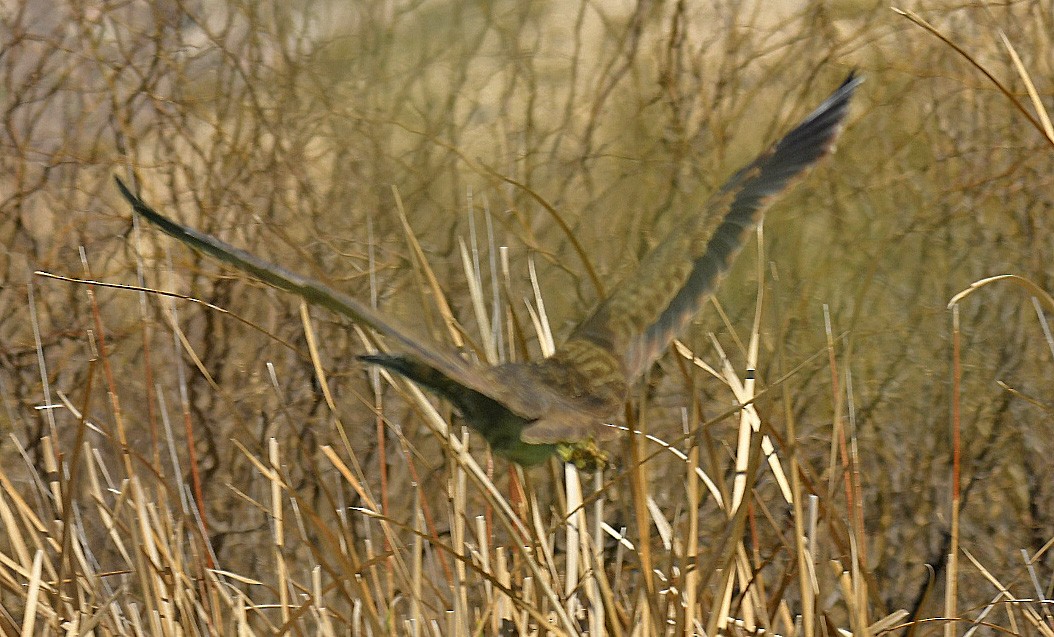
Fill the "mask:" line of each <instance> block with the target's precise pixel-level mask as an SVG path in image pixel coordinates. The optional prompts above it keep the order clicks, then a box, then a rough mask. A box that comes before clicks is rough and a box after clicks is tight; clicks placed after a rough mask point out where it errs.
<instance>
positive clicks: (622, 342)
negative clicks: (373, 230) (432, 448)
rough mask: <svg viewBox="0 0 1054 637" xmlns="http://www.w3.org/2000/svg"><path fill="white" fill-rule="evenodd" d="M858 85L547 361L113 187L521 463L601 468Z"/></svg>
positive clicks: (816, 115)
mask: <svg viewBox="0 0 1054 637" xmlns="http://www.w3.org/2000/svg"><path fill="white" fill-rule="evenodd" d="M859 83H860V80H859V79H858V78H855V77H854V76H853V75H850V76H849V77H848V78H847V79H846V80H845V82H844V83H843V84H842V85H841V86H840V87H839V88H838V90H836V91H835V92H834V93H833V94H832V95H831V96H830V97H828V98H827V99H826V100H824V101H823V103H821V104H820V105H819V106H818V107H817V108H816V110H814V111H813V112H812V113H811V114H810V115H809V116H808V117H806V118H805V120H804V121H802V122H801V123H800V124H798V126H797V127H795V128H794V129H793V130H792V131H790V132H789V133H787V135H786V136H785V137H783V139H781V140H779V141H778V142H776V143H775V144H774V145H773V146H771V147H770V148H769V149H768V150H766V151H765V152H764V153H762V154H761V155H759V156H758V157H757V158H756V159H754V161H752V162H751V163H750V164H748V165H747V166H745V167H743V168H742V169H740V170H739V171H738V172H736V173H735V174H733V175H732V176H731V177H730V178H729V179H728V181H727V182H726V183H725V185H724V186H722V187H721V189H720V190H718V191H717V192H716V193H714V194H713V195H712V196H711V197H710V199H709V200H708V201H707V203H706V205H705V206H704V208H703V210H702V211H701V212H700V213H697V214H690V215H686V216H685V218H684V219H683V220H680V221H679V222H678V223H676V224H674V227H673V229H672V230H671V232H670V233H669V235H668V236H666V238H665V239H664V240H663V241H661V242H660V243H659V244H658V245H657V246H656V247H655V248H654V249H653V250H652V251H651V252H649V253H648V254H647V255H646V256H645V257H644V259H643V260H642V262H641V264H640V267H639V268H638V270H637V271H636V272H635V273H634V274H632V275H631V276H629V277H628V278H627V279H625V280H624V281H622V282H621V283H620V284H619V285H618V286H617V287H615V288H614V289H613V291H612V292H611V294H610V295H609V296H608V297H607V298H605V299H603V300H602V301H600V303H599V304H598V305H597V306H596V308H594V310H593V311H592V313H590V314H589V316H587V317H586V319H585V320H583V321H582V322H581V323H579V324H578V326H577V327H576V328H575V329H574V330H573V331H572V332H571V334H570V336H568V337H567V340H566V341H564V343H563V344H562V345H561V346H560V347H559V348H557V350H556V353H555V354H553V355H552V356H550V357H548V358H545V359H543V360H541V361H537V362H531V363H508V364H504V365H497V366H483V365H476V364H473V363H470V362H468V361H466V360H465V359H463V358H462V357H461V356H459V355H458V353H457V352H456V351H454V350H453V349H452V348H448V347H446V346H444V345H442V344H439V343H433V342H430V341H429V340H428V339H424V338H421V337H419V336H416V335H414V334H413V333H412V332H410V331H408V330H406V329H404V328H402V327H399V326H396V325H394V324H393V323H392V322H391V321H390V320H388V319H386V318H384V317H383V316H381V315H380V314H379V313H378V312H377V311H375V310H374V309H373V308H371V307H370V306H368V305H366V304H364V303H362V302H361V301H358V300H356V299H354V298H352V297H350V296H347V295H346V294H342V293H340V292H338V291H336V290H333V289H331V288H330V287H328V286H326V285H324V284H322V283H320V282H318V281H315V280H312V279H309V278H307V277H303V276H300V275H298V274H295V273H293V272H290V271H288V270H286V269H284V268H282V267H280V266H277V265H274V264H272V263H268V262H267V261H264V260H262V259H259V258H257V257H255V256H253V255H252V254H249V253H248V252H245V251H244V250H240V249H238V248H235V247H234V246H231V245H229V244H227V243H225V242H223V241H220V240H219V239H217V238H215V237H212V236H209V235H207V234H204V233H201V232H198V231H196V230H194V229H192V228H188V227H186V226H183V225H180V224H178V223H175V222H174V221H171V220H169V219H167V218H166V217H163V216H162V215H160V214H159V213H157V212H156V211H155V210H154V209H153V208H151V207H150V206H148V205H146V203H144V202H143V201H142V199H140V198H139V197H137V196H136V195H133V194H132V192H131V191H130V190H128V188H127V187H126V186H125V185H124V184H123V183H122V182H121V180H120V179H118V180H117V185H118V187H119V188H120V190H121V194H123V195H124V197H125V198H126V199H127V200H128V201H129V202H130V203H131V204H132V208H133V209H134V210H135V212H137V213H138V214H140V215H142V216H143V217H144V218H146V219H147V220H148V221H150V222H151V223H152V224H154V225H156V226H157V227H158V228H160V229H161V230H162V231H163V232H165V233H167V234H169V235H171V236H172V237H175V238H176V239H179V240H180V241H182V242H183V243H185V244H187V245H189V246H191V247H193V248H197V249H198V250H201V251H202V252H205V253H206V254H209V255H211V256H213V257H215V258H216V259H219V260H220V261H223V262H225V263H229V264H231V265H233V266H234V267H236V268H238V269H240V270H242V271H244V272H246V273H248V274H250V275H252V276H253V277H256V278H257V279H259V280H261V281H263V282H264V283H267V284H269V285H272V286H274V287H276V288H280V289H282V290H286V291H289V292H292V293H294V294H297V295H299V296H300V297H302V298H303V299H305V300H306V301H307V302H309V303H312V304H315V305H319V306H322V307H325V308H328V309H330V310H332V311H334V312H336V313H338V314H341V315H343V316H346V317H348V318H349V319H351V320H352V321H355V322H357V323H360V324H363V325H368V326H369V327H371V328H372V329H373V330H375V331H376V332H377V333H379V334H380V335H382V336H383V337H384V338H385V339H386V342H387V343H388V345H389V346H391V347H392V348H393V349H394V350H395V351H397V352H399V353H397V354H373V355H369V356H360V357H359V359H360V360H362V361H364V362H366V363H370V364H373V365H380V366H381V367H384V368H387V369H388V370H390V371H392V372H395V373H397V374H400V375H402V376H405V377H406V378H409V379H410V380H412V381H413V382H415V383H417V384H419V385H421V386H423V387H426V388H428V389H430V390H431V391H433V392H435V393H436V394H438V395H440V396H442V397H444V398H446V399H448V400H450V401H451V402H452V403H453V405H454V406H455V407H456V408H457V410H458V411H459V412H460V413H461V415H462V417H463V418H464V419H465V420H466V421H467V422H468V424H469V425H470V426H471V427H472V428H473V429H475V430H476V431H478V432H479V433H481V434H482V435H483V437H484V438H486V440H487V442H488V443H489V444H490V446H491V448H493V449H494V451H496V452H498V453H500V454H502V455H504V456H506V457H508V458H509V459H510V460H512V461H514V462H518V463H520V464H523V465H533V464H537V463H539V462H542V461H543V460H545V459H546V458H548V457H549V456H550V455H552V454H553V453H554V452H557V451H559V452H560V455H561V457H563V458H564V459H565V460H569V461H573V462H575V463H576V464H578V465H579V466H581V467H583V468H593V467H595V466H596V465H598V464H603V462H604V459H605V458H604V455H603V453H602V452H600V451H599V450H597V449H596V447H595V444H594V443H595V441H597V440H604V439H607V438H610V437H611V435H612V432H614V431H615V430H614V429H613V428H611V427H606V426H605V423H608V422H611V421H612V420H614V419H616V418H617V414H618V412H619V409H620V407H621V406H622V405H623V403H624V401H625V399H626V396H627V393H628V391H629V387H630V384H631V383H633V382H634V381H635V380H636V379H637V378H638V377H639V376H641V374H642V373H643V372H644V371H645V370H646V369H647V368H648V366H649V365H651V364H652V363H653V362H655V360H656V359H657V358H658V357H659V355H660V354H662V352H663V351H664V350H665V349H666V347H667V346H668V345H669V344H670V341H672V340H673V339H674V338H675V337H676V336H677V334H678V333H679V332H681V330H682V329H684V328H685V327H686V326H687V324H688V323H689V322H690V321H691V320H692V318H693V317H694V316H695V314H696V313H697V312H698V311H699V309H700V308H701V307H702V304H703V302H704V301H705V300H706V298H707V297H708V296H709V295H710V294H711V293H712V292H713V290H714V288H715V286H716V284H717V282H718V280H719V278H720V276H721V275H722V274H723V273H724V272H725V271H726V270H727V269H728V268H729V266H730V265H731V262H732V259H733V257H735V255H736V253H738V252H739V250H740V248H741V247H742V246H743V243H744V241H745V239H746V236H747V234H748V233H749V231H750V230H751V229H752V228H754V227H755V225H756V224H757V223H758V221H759V219H760V217H761V214H762V212H763V210H764V209H765V208H766V206H767V205H768V204H769V203H770V202H771V201H772V199H773V198H774V197H775V196H776V195H777V194H779V193H780V192H782V191H783V190H785V189H786V188H787V186H788V185H789V184H790V183H791V181H792V180H794V179H795V178H796V177H797V176H799V175H800V174H802V173H803V172H804V171H805V170H806V169H808V168H809V167H810V166H812V165H813V164H815V163H816V162H817V161H819V160H820V159H821V158H823V157H824V156H825V155H827V154H829V153H830V152H831V151H832V149H833V148H834V143H835V140H836V138H837V137H838V134H839V132H840V131H841V129H842V125H843V122H844V120H845V116H846V113H847V111H848V108H849V101H850V98H851V97H852V95H853V92H854V90H855V89H856V87H857V86H858V85H859Z"/></svg>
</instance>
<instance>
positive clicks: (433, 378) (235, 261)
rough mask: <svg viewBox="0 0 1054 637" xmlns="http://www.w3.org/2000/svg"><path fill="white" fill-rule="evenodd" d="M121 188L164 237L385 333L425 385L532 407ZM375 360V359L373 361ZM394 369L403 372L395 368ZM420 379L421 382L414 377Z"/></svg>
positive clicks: (376, 318)
mask: <svg viewBox="0 0 1054 637" xmlns="http://www.w3.org/2000/svg"><path fill="white" fill-rule="evenodd" d="M114 179H115V180H116V181H117V187H118V188H119V189H120V190H121V194H122V195H123V196H124V198H125V199H127V200H128V203H130V204H131V205H132V208H133V209H134V210H135V212H136V213H138V214H139V215H140V216H142V217H143V218H144V219H146V220H147V221H149V222H150V223H151V224H153V225H155V226H157V227H158V228H159V229H161V230H162V231H163V232H164V233H165V234H167V235H169V236H171V237H174V238H176V239H178V240H179V241H181V242H182V243H185V244H187V245H188V246H190V247H192V248H195V249H197V250H200V251H202V252H204V253H205V254H208V255H209V256H211V257H214V258H216V259H218V260H220V261H222V262H224V263H227V264H230V265H232V266H234V267H235V268H237V269H239V270H241V271H243V272H245V273H247V274H249V275H251V276H253V277H255V278H257V279H259V280H260V281H263V282H264V283H266V284H268V285H271V286H273V287H276V288H278V289H280V290H285V291H287V292H292V293H293V294H296V295H297V296H299V297H301V298H302V299H304V300H305V301H307V302H308V303H311V304H312V305H317V306H320V307H324V308H327V309H329V310H332V311H333V312H336V313H337V314H340V315H342V316H345V317H347V318H349V319H351V320H352V321H354V322H356V323H359V324H360V325H365V326H369V327H370V328H372V329H373V330H375V331H376V332H377V333H379V334H381V335H383V336H384V337H385V338H386V340H387V343H388V344H389V345H392V346H394V347H395V348H396V349H398V350H399V351H401V352H404V354H403V356H406V357H408V358H407V359H406V363H405V365H407V366H408V369H410V370H411V371H418V372H420V374H421V375H422V376H423V379H422V384H425V385H426V386H428V387H430V388H432V389H434V390H437V391H440V392H441V393H444V394H447V393H448V391H447V390H448V389H451V388H456V387H463V388H465V389H466V390H467V391H474V392H477V393H480V394H483V395H484V396H488V397H491V398H493V399H496V400H501V401H505V402H508V401H510V400H511V401H512V403H513V404H512V405H510V407H511V408H512V409H514V410H518V411H530V409H531V408H532V407H533V405H530V404H527V405H520V404H519V403H517V401H516V397H515V396H509V395H508V394H509V392H507V391H504V388H503V387H502V386H501V384H500V383H498V382H496V381H495V379H494V378H492V377H491V375H490V374H488V373H484V372H485V370H484V369H482V368H479V367H476V366H474V365H471V364H469V363H468V362H467V361H465V360H464V359H462V358H461V357H460V356H458V354H457V353H456V352H454V351H453V350H452V349H450V348H446V347H443V346H441V345H439V344H437V343H433V342H431V341H430V340H428V339H425V338H422V337H419V336H417V335H415V334H414V333H413V332H411V331H409V330H407V329H405V328H402V327H399V326H397V325H395V324H394V323H393V322H392V321H390V320H389V319H386V318H384V317H383V316H381V314H380V313H378V312H377V311H376V310H374V309H373V308H372V307H370V306H368V305H366V304H364V303H362V302H361V301H358V300H356V299H354V298H352V297H350V296H348V295H347V294H343V293H341V292H338V291H337V290H334V289H332V288H331V287H329V286H327V285H325V284H324V283H321V282H320V281H316V280H314V279H311V278H308V277H304V276H301V275H299V274H296V273H295V272H290V271H289V270H286V269H285V268H283V267H281V266H278V265H275V264H273V263H270V262H268V261H265V260H263V259H261V258H259V257H257V256H255V255H253V254H250V253H249V252H246V251H245V250H242V249H240V248H236V247H234V246H232V245H230V244H229V243H226V242H224V241H221V240H220V239H217V238H216V237H213V236H211V235H208V234H205V233H203V232H198V231H197V230H194V229H193V228H189V227H187V226H184V225H182V224H179V223H176V222H175V221H172V220H171V219H168V218H167V217H165V216H164V215H162V214H160V213H159V212H157V211H156V210H154V209H153V208H151V207H150V206H148V205H147V204H146V203H145V202H144V201H143V200H142V199H140V198H139V197H138V196H136V195H134V194H132V191H131V190H129V189H128V187H127V186H125V185H124V183H123V182H122V181H121V180H120V178H118V177H115V178H114ZM366 358H367V359H369V360H368V362H378V363H380V362H383V361H384V360H386V358H387V357H386V356H384V355H380V356H375V357H372V358H370V357H366ZM373 359H377V360H376V361H374V360H373ZM395 371H399V372H400V373H404V372H402V370H399V369H396V370H395ZM415 380H417V379H415Z"/></svg>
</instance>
